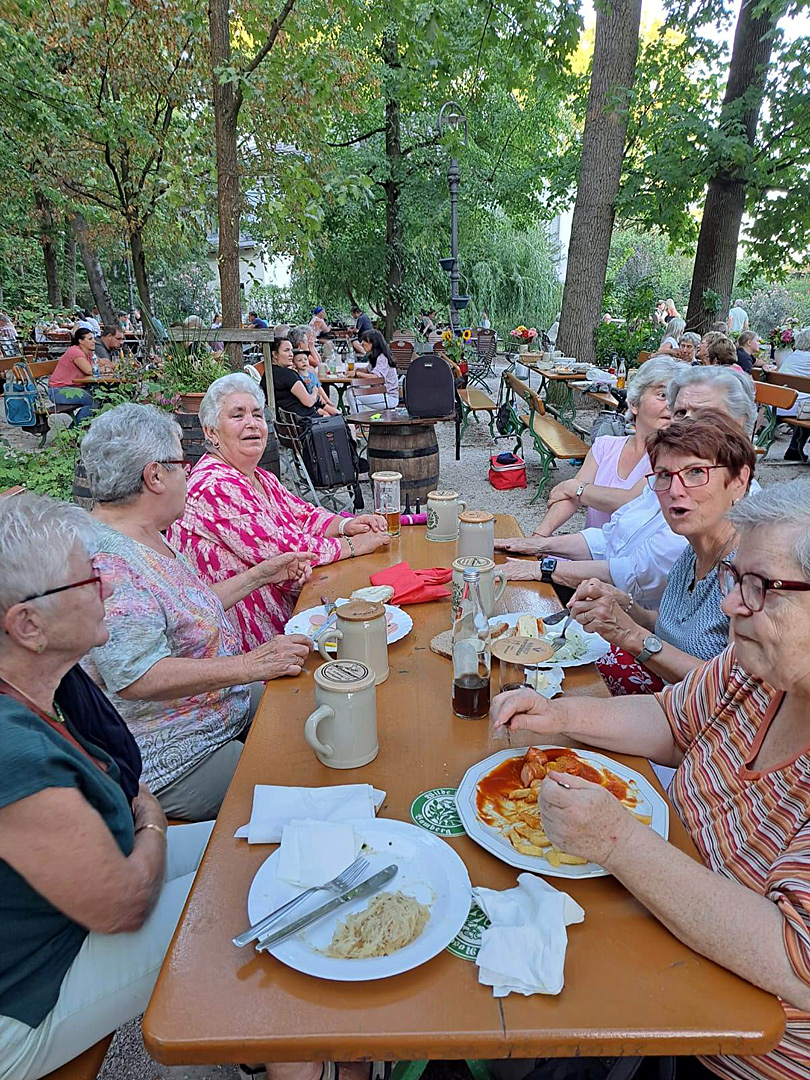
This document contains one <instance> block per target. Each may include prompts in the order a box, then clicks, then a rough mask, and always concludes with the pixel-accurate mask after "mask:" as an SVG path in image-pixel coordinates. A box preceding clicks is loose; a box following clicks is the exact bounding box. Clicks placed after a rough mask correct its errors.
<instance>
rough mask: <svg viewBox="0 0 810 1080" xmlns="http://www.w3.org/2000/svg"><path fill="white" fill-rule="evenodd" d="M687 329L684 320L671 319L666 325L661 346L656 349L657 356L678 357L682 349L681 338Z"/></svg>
mask: <svg viewBox="0 0 810 1080" xmlns="http://www.w3.org/2000/svg"><path fill="white" fill-rule="evenodd" d="M685 329H686V323H685V322H684V320H683V319H678V318H675V317H673V318H671V319H669V320H668V322H667V324H666V328H665V330H664V336H663V338H662V339H661V344H660V345H659V346H658V348H657V349H656V351H655V353H656V355H663V356H676V357H677V355H678V350H679V349H680V343H679V338H680V336H681V334H682V333H683V332H684V330H685Z"/></svg>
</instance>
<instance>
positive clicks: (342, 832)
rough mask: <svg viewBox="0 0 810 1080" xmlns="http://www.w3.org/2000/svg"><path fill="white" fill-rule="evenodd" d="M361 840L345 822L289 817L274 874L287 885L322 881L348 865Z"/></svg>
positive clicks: (330, 878) (330, 877) (320, 883)
mask: <svg viewBox="0 0 810 1080" xmlns="http://www.w3.org/2000/svg"><path fill="white" fill-rule="evenodd" d="M361 846H362V840H361V839H360V837H359V836H358V835H357V833H356V832H355V831H354V827H353V826H352V825H349V824H348V823H347V822H339V821H291V822H289V824H287V825H285V826H284V831H283V832H282V834H281V847H280V848H279V852H278V870H277V874H278V876H279V877H280V878H282V879H283V880H284V881H289V883H290V884H291V885H300V886H301V887H302V888H303V889H308V888H309V887H310V885H323V883H324V882H325V881H331V880H332V878H334V877H337V875H338V874H340V873H342V872H343V871H344V870H345V869H346V867H347V866H351V864H352V863H353V862H354V860H355V859H356V858H357V856H358V855H359V854H360V848H361Z"/></svg>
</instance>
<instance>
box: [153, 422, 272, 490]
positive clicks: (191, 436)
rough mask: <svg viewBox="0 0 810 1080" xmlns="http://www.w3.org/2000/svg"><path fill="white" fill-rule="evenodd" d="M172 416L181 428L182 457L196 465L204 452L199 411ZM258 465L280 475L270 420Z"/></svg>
mask: <svg viewBox="0 0 810 1080" xmlns="http://www.w3.org/2000/svg"><path fill="white" fill-rule="evenodd" d="M174 418H175V420H176V421H177V422H178V424H179V425H180V427H181V428H182V429H183V436H182V440H181V441H182V443H183V457H184V458H185V459H186V461H190V462H191V464H192V465H196V464H197V462H198V461H199V460H200V458H201V457H202V456H203V454H205V453H206V449H205V436H204V435H203V429H202V425H201V424H200V417H199V413H187V412H178V413H175V414H174ZM259 467H260V468H262V469H266V470H267V472H271V473H273V475H274V476H280V475H281V463H280V461H279V451H278V439H277V438H276V433H275V432H274V431H273V424H272V421H271V420H268V421H267V447H266V448H265V451H264V453H263V454H262V457H261V460H260V461H259Z"/></svg>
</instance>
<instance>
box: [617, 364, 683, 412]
mask: <svg viewBox="0 0 810 1080" xmlns="http://www.w3.org/2000/svg"><path fill="white" fill-rule="evenodd" d="M679 366H680V365H679V364H678V361H677V360H673V359H672V358H671V357H669V356H654V357H652V359H650V360H647V361H646V362H645V363H643V364H642V365H641V367H639V368H636V372H635V374H634V375H633V377H632V379H630V380H629V381H628V383H627V404H628V405H633V406H634V407H635V408H638V406H639V404H640V402H641V398H642V395H643V394H644V393H645V391H647V390H650V389H652V387H654V386H666V385H667V384H668V382H669V380H670V379H671V378H672V376H673V375H674V374H675V371H676V369H677V368H678V367H679Z"/></svg>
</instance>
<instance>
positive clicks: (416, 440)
mask: <svg viewBox="0 0 810 1080" xmlns="http://www.w3.org/2000/svg"><path fill="white" fill-rule="evenodd" d="M367 454H368V467H369V473H375V472H383V471H388V470H392V471H393V472H398V473H402V483H401V485H400V491H401V496H402V503H403V505H404V504H405V496H406V495H407V496H409V497H410V502H411V507H414V506H415V505H416V500H417V499H419V501H420V502H422V503H424V502H425V501H426V499H427V496H428V492H431V491H433V490H435V488H436V487H437V486H438V483H439V440H438V439H437V438H436V428H435V426H434V425H433V424H391V425H390V426H389V425H387V424H371V425H369V436H368V450H367Z"/></svg>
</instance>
